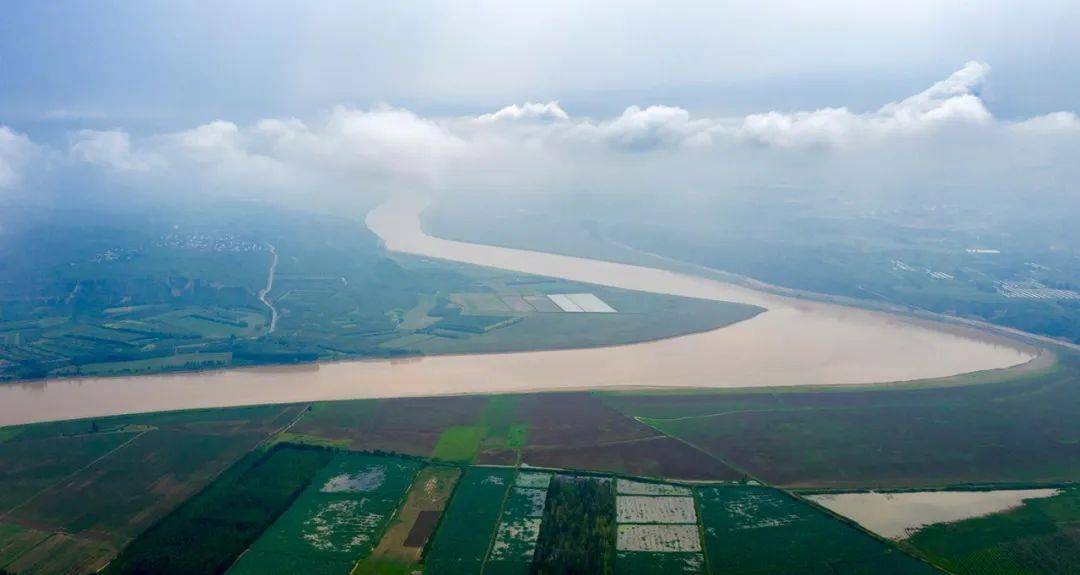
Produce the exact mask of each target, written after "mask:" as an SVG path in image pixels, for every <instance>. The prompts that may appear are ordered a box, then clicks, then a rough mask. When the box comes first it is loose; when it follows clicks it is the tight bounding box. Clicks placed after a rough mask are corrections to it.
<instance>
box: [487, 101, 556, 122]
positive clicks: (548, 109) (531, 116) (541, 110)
mask: <svg viewBox="0 0 1080 575" xmlns="http://www.w3.org/2000/svg"><path fill="white" fill-rule="evenodd" d="M476 119H477V120H478V121H480V122H498V121H500V120H523V119H526V120H546V121H563V120H569V119H570V115H569V114H567V113H566V111H565V110H563V109H562V107H561V106H559V103H558V102H548V103H546V104H539V103H533V102H525V104H524V105H522V106H518V105H517V104H511V105H509V106H507V107H505V108H502V109H501V110H498V111H496V112H492V113H490V114H483V115H481V116H479V117H477V118H476Z"/></svg>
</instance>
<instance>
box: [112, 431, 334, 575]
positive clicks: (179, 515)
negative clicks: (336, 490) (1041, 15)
mask: <svg viewBox="0 0 1080 575" xmlns="http://www.w3.org/2000/svg"><path fill="white" fill-rule="evenodd" d="M332 457H333V452H331V451H326V450H323V449H317V448H297V447H290V446H284V445H278V446H275V447H274V448H272V449H271V450H270V451H268V452H265V453H260V452H253V453H251V454H250V455H248V456H247V457H246V458H245V459H244V460H243V461H241V462H240V463H237V464H236V465H234V466H233V467H232V468H230V469H229V470H228V471H227V472H226V473H225V475H224V476H223V477H221V478H220V479H218V480H217V481H215V482H214V483H212V484H211V485H210V486H209V487H208V488H207V489H205V490H203V491H202V492H200V493H199V494H198V495H196V496H195V497H193V498H191V499H189V500H188V501H187V502H185V503H184V504H183V505H181V506H180V507H179V508H177V509H176V510H175V511H173V512H172V513H171V514H169V515H168V516H166V517H165V519H164V520H162V521H161V522H160V523H158V524H157V525H155V526H154V527H152V528H151V529H149V530H147V531H146V532H144V533H143V534H142V535H141V536H140V537H139V538H138V539H136V540H135V541H134V542H132V543H131V544H130V545H129V546H128V547H127V548H125V549H124V550H123V551H122V552H121V553H120V555H119V556H118V557H117V558H116V559H115V560H113V562H112V563H110V564H109V567H108V570H107V571H106V572H107V573H117V574H119V573H162V574H168V573H177V574H180V573H183V574H193V573H221V572H223V571H224V570H225V569H226V568H228V566H229V565H231V564H232V563H233V561H235V560H236V557H237V556H238V555H240V553H242V552H243V551H244V550H245V549H246V548H247V547H248V545H250V544H251V543H252V542H253V541H254V540H255V539H256V538H257V537H259V535H260V534H261V533H262V532H263V530H264V529H265V528H266V527H267V526H268V525H269V524H270V523H272V522H273V521H274V520H275V519H276V518H277V517H278V516H279V515H280V514H281V513H282V512H284V511H285V510H286V509H287V508H288V507H289V505H290V503H292V501H293V499H294V498H295V497H296V496H297V494H299V493H300V492H301V491H303V489H304V488H305V487H306V486H307V485H308V483H309V482H310V481H311V479H312V477H314V476H315V475H316V473H317V472H318V471H319V470H320V469H322V468H323V467H324V466H326V464H327V463H329V462H330V460H331V458H332Z"/></svg>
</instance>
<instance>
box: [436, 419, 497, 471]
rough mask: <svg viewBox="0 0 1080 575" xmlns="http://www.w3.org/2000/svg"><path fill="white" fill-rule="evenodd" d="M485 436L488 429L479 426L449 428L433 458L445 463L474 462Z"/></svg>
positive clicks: (445, 431)
mask: <svg viewBox="0 0 1080 575" xmlns="http://www.w3.org/2000/svg"><path fill="white" fill-rule="evenodd" d="M485 435H487V428H486V427H483V426H479V425H457V426H454V427H448V428H446V429H445V430H443V432H442V435H440V436H439V443H437V444H435V452H434V453H433V454H432V456H433V457H434V458H435V459H442V460H445V461H465V462H468V461H472V460H473V458H474V457H476V452H477V451H479V450H480V441H481V440H483V439H484V436H485Z"/></svg>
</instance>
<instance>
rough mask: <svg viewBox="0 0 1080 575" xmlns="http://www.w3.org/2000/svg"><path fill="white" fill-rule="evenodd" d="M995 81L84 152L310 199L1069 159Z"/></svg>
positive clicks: (131, 144)
mask: <svg viewBox="0 0 1080 575" xmlns="http://www.w3.org/2000/svg"><path fill="white" fill-rule="evenodd" d="M988 72H989V67H988V66H986V65H985V64H981V63H978V62H971V63H968V64H967V65H965V66H963V67H962V68H961V69H960V70H958V71H957V72H955V73H953V74H951V75H950V76H949V77H948V78H946V79H944V80H942V81H940V82H937V83H935V84H933V85H932V86H930V87H929V88H927V89H926V90H923V91H921V92H918V93H916V94H914V95H912V96H910V97H907V98H903V99H900V100H897V101H895V102H890V103H887V104H885V105H883V106H880V107H879V108H877V109H875V110H871V111H868V112H862V113H856V112H852V111H851V110H849V109H848V108H844V107H828V108H822V109H818V110H807V111H794V112H780V111H771V112H766V113H761V114H751V115H747V116H742V117H695V116H693V115H692V114H691V113H690V112H689V111H688V110H686V109H683V108H679V107H673V106H659V105H658V106H647V107H639V106H630V107H628V108H626V109H625V110H624V111H623V112H622V113H621V114H619V115H617V116H615V117H612V118H607V119H592V118H586V117H576V116H571V115H570V114H568V113H567V112H566V111H565V110H564V109H563V108H562V107H560V106H559V105H558V104H557V103H556V102H548V103H546V104H537V103H531V102H526V103H525V104H523V105H511V106H507V107H504V108H502V109H500V110H498V111H495V112H492V113H489V114H483V115H479V116H469V117H454V118H427V117H422V116H420V115H418V114H416V113H414V112H411V111H409V110H404V109H400V108H392V107H387V106H381V107H375V108H372V109H366V110H365V109H357V108H350V107H336V108H333V109H331V110H328V111H327V112H326V113H324V114H323V115H321V116H320V117H317V118H315V119H312V120H300V119H296V118H267V119H263V120H260V121H258V122H255V123H254V124H252V125H248V126H238V125H236V124H234V123H232V122H228V121H223V120H219V121H215V122H211V123H208V124H204V125H201V126H197V127H195V128H192V129H190V130H184V131H179V132H173V133H167V134H161V135H156V136H148V137H144V138H132V137H130V136H128V135H127V134H126V133H124V132H122V131H119V130H113V131H107V132H88V131H83V132H78V133H76V134H75V135H74V137H73V138H72V145H71V149H70V150H69V154H70V157H74V158H77V159H79V160H82V161H85V162H88V163H91V164H95V165H103V166H109V167H110V168H112V169H114V170H116V171H117V172H125V173H128V174H132V176H133V177H134V176H140V177H147V178H154V177H158V176H157V174H161V175H162V177H163V178H165V177H171V178H173V181H175V182H178V183H179V184H180V185H179V186H178V187H181V188H185V189H192V188H198V187H199V186H198V184H200V183H202V184H206V185H205V186H203V187H205V188H207V189H212V190H220V191H228V190H234V189H235V190H242V191H243V192H244V193H255V192H258V191H260V190H265V191H267V192H268V193H269V192H270V191H281V192H288V193H291V194H293V195H295V196H301V197H302V196H303V195H304V194H307V195H308V196H312V197H314V195H315V194H321V193H331V192H333V193H337V194H354V193H361V192H363V191H366V190H373V189H374V190H394V189H409V190H433V189H440V188H472V187H488V188H497V187H500V186H533V187H535V188H538V189H539V188H556V187H567V186H590V187H591V186H593V185H596V186H602V185H604V184H603V183H604V182H614V181H616V180H618V183H617V186H618V187H623V188H626V187H631V186H636V187H637V188H644V187H647V186H649V185H658V184H657V182H661V181H663V182H665V185H666V183H667V182H670V181H671V180H672V178H678V179H680V180H682V181H683V182H684V183H683V184H682V185H684V186H686V187H689V186H706V185H707V186H714V187H715V182H717V181H719V180H720V179H721V178H723V177H730V178H733V179H734V181H740V182H742V181H756V179H760V178H766V177H776V178H780V177H784V178H787V179H786V180H785V182H786V183H790V182H792V181H796V182H804V181H810V180H812V179H813V178H814V177H819V178H823V179H830V178H831V181H830V183H835V182H836V181H838V179H839V178H847V181H846V183H845V185H848V184H850V182H852V181H856V180H857V179H858V178H873V179H872V180H867V181H868V182H869V185H871V186H877V185H878V183H879V181H880V180H881V178H883V177H884V176H883V175H882V174H883V172H884V171H889V172H890V173H891V174H893V176H891V177H893V178H894V179H895V180H897V181H899V180H900V179H903V178H908V179H910V180H911V181H917V179H918V178H919V175H918V173H917V172H918V171H919V170H922V171H923V173H925V174H928V175H927V176H926V177H928V178H930V177H933V178H937V177H941V174H944V173H948V174H949V177H950V178H953V177H955V178H956V179H957V180H961V179H964V178H968V179H969V180H970V181H975V180H976V179H979V178H985V177H986V174H989V173H990V172H991V171H993V172H994V173H995V174H998V176H995V178H997V180H996V181H1000V182H1004V181H1005V179H1006V178H1005V177H1004V176H1000V174H1002V173H1004V172H1007V171H1008V170H1010V169H1014V168H1015V170H1014V173H1015V174H1019V173H1020V171H1021V169H1022V167H1019V166H1020V164H1019V163H1018V162H1019V160H1017V158H1019V157H1021V156H1020V155H1018V154H1017V153H1016V152H1017V150H1021V149H1022V150H1023V154H1022V155H1023V162H1024V165H1028V166H1030V165H1049V166H1056V165H1057V163H1056V162H1057V160H1056V158H1060V157H1067V156H1068V152H1069V151H1070V150H1071V148H1070V147H1069V146H1073V143H1074V142H1075V140H1074V139H1069V138H1062V137H1058V136H1059V135H1060V134H1076V133H1080V119H1078V118H1077V116H1076V114H1074V113H1072V112H1058V113H1053V114H1047V115H1044V116H1038V117H1034V118H1030V119H1027V120H1021V121H999V120H997V119H995V118H994V117H993V115H992V114H991V113H990V111H989V110H988V108H987V107H986V106H985V105H984V103H983V101H982V100H981V99H980V97H979V94H978V89H979V87H980V85H981V83H982V82H983V81H984V79H985V78H986V75H987V74H988ZM9 138H10V136H9ZM1043 142H1045V143H1046V145H1039V144H1041V143H1043ZM1074 147H1075V146H1074ZM808 150H809V152H808ZM826 161H827V162H829V163H828V164H827V163H825V162H826ZM815 166H817V167H815ZM825 166H829V169H828V170H826V169H825ZM870 166H873V169H870ZM960 167H962V169H963V173H961V172H960ZM1063 169H1064V168H1063ZM799 170H803V172H799ZM813 170H819V171H817V172H814V171H813ZM826 172H827V173H828V175H827V176H826V175H823V174H826ZM631 174H633V175H632V176H631ZM837 174H841V175H837ZM1017 181H1022V179H1021V178H1017ZM1061 181H1066V178H1062V179H1061ZM650 182H651V183H650ZM613 185H616V184H613ZM901 187H903V185H901V184H897V185H896V188H898V189H899V188H901Z"/></svg>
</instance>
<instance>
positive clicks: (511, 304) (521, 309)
mask: <svg viewBox="0 0 1080 575" xmlns="http://www.w3.org/2000/svg"><path fill="white" fill-rule="evenodd" d="M499 299H500V300H502V302H503V303H504V304H505V305H506V307H508V308H510V309H512V310H514V311H515V312H518V313H532V312H534V311H536V309H535V308H533V306H531V305H529V302H527V301H525V298H523V297H521V296H519V295H500V296H499Z"/></svg>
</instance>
